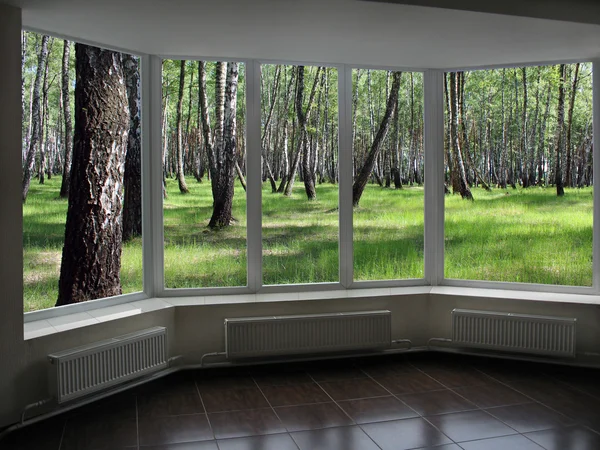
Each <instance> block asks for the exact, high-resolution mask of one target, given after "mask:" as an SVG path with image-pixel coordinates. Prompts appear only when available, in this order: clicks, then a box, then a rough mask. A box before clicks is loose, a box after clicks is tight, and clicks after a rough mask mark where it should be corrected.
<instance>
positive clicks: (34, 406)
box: [20, 397, 54, 426]
mask: <svg viewBox="0 0 600 450" xmlns="http://www.w3.org/2000/svg"><path fill="white" fill-rule="evenodd" d="M53 400H54V397H49V398H45V399H44V400H40V401H39V402H35V403H30V404H29V405H27V406H25V408H23V412H22V413H21V422H20V423H21V426H23V422H25V415H26V414H27V411H29V410H30V409H33V408H38V407H40V406H44V405H45V404H47V403H50V402H51V401H53Z"/></svg>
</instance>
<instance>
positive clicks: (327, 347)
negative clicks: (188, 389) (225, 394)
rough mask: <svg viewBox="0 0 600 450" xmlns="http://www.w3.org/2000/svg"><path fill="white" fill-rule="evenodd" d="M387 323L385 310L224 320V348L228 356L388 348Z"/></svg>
mask: <svg viewBox="0 0 600 450" xmlns="http://www.w3.org/2000/svg"><path fill="white" fill-rule="evenodd" d="M391 322H392V320H391V313H390V312H389V311H361V312H348V313H336V314H310V315H296V316H270V317H247V318H235V319H225V348H226V353H227V358H230V359H236V358H248V357H260V356H277V355H298V354H316V353H326V352H339V351H350V350H367V349H381V348H388V347H390V346H391V328H392V323H391Z"/></svg>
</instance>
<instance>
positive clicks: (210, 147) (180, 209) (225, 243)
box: [162, 60, 247, 288]
mask: <svg viewBox="0 0 600 450" xmlns="http://www.w3.org/2000/svg"><path fill="white" fill-rule="evenodd" d="M245 117H246V102H245V77H244V64H241V63H237V62H222V61H221V62H207V61H184V60H165V61H164V62H163V110H162V124H163V125H162V129H163V148H162V157H163V180H162V182H163V197H164V198H163V216H164V239H165V244H164V255H165V256H164V258H165V287H166V288H207V287H230V286H245V285H246V278H247V277H246V194H245V189H246V181H245V178H246V163H245V155H246V140H245V129H246V125H245V123H246V119H245Z"/></svg>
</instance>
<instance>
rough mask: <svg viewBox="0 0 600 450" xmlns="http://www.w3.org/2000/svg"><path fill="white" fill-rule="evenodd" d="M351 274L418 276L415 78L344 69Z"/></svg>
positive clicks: (418, 104) (419, 100)
mask: <svg viewBox="0 0 600 450" xmlns="http://www.w3.org/2000/svg"><path fill="white" fill-rule="evenodd" d="M352 136H353V147H352V155H353V174H354V184H353V190H352V191H353V192H352V194H353V195H352V197H353V203H354V219H353V227H354V279H355V280H360V281H362V280H394V279H406V278H423V276H424V258H423V245H424V225H423V224H424V209H423V208H424V195H423V194H424V192H423V182H424V179H423V176H424V167H423V164H424V155H423V75H422V74H421V73H409V72H405V73H402V72H390V71H385V70H364V69H355V70H353V71H352Z"/></svg>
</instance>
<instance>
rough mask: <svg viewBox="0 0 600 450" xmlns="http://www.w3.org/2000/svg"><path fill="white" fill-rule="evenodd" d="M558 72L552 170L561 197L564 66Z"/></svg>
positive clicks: (562, 191)
mask: <svg viewBox="0 0 600 450" xmlns="http://www.w3.org/2000/svg"><path fill="white" fill-rule="evenodd" d="M558 70H559V77H560V78H559V79H560V81H559V85H558V123H557V125H556V133H557V136H556V152H555V153H556V161H555V162H554V164H555V167H556V168H555V170H554V183H555V184H556V195H557V196H558V197H562V196H563V195H565V189H564V186H563V178H562V164H561V149H562V146H563V128H564V124H565V82H566V76H567V73H566V65H565V64H561V65H560V66H559V68H558Z"/></svg>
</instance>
